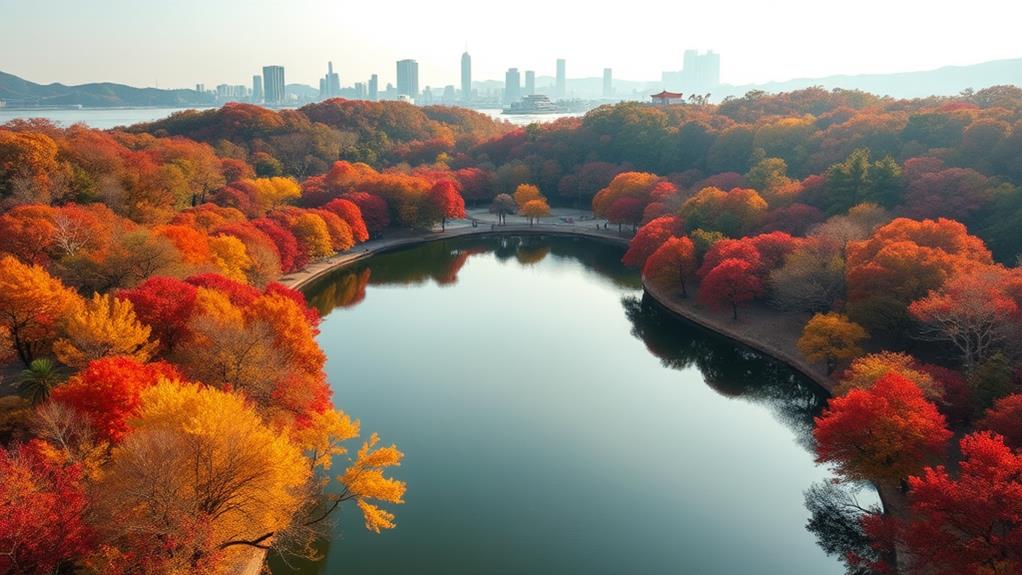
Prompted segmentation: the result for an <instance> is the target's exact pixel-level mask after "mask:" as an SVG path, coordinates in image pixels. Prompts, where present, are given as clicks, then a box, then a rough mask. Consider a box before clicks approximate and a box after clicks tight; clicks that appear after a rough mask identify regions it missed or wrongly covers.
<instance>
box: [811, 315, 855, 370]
mask: <svg viewBox="0 0 1022 575" xmlns="http://www.w3.org/2000/svg"><path fill="white" fill-rule="evenodd" d="M867 337H868V334H867V333H866V330H865V329H863V328H862V326H860V325H859V324H857V323H854V322H852V321H850V320H849V319H848V317H847V316H845V315H843V314H839V313H833V312H831V313H818V314H816V315H814V316H813V317H812V319H810V320H809V322H808V323H806V326H805V329H803V330H802V337H800V338H799V340H798V350H799V351H801V352H802V355H804V356H806V358H807V359H808V360H809V361H825V362H827V375H830V374H831V373H833V372H834V368H835V367H836V366H837V362H838V361H841V360H845V359H851V358H853V357H856V356H858V355H862V348H861V347H860V346H859V344H861V343H862V341H863V340H865V339H866V338H867Z"/></svg>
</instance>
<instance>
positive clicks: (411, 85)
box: [397, 60, 419, 100]
mask: <svg viewBox="0 0 1022 575" xmlns="http://www.w3.org/2000/svg"><path fill="white" fill-rule="evenodd" d="M397 95H398V96H408V97H409V98H412V99H413V100H414V99H415V98H418V97H419V63H418V62H416V61H415V60H398V61H397Z"/></svg>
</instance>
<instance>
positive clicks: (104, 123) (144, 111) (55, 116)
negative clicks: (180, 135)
mask: <svg viewBox="0 0 1022 575" xmlns="http://www.w3.org/2000/svg"><path fill="white" fill-rule="evenodd" d="M182 110H183V108H82V109H65V110H57V109H54V110H5V109H3V108H0V125H3V124H5V123H7V122H9V121H11V120H17V119H27V118H45V119H47V120H50V121H52V122H54V123H56V124H58V125H60V126H63V127H67V126H70V125H72V124H77V123H83V124H85V125H87V126H89V127H91V128H98V129H100V130H109V129H111V128H117V127H123V126H130V125H132V124H138V123H140V122H153V121H155V120H162V119H163V118H166V117H167V116H170V115H171V114H173V113H174V112H180V111H182ZM479 111H480V112H482V113H484V114H486V115H488V116H490V117H492V118H495V119H497V120H506V121H508V122H510V123H512V124H514V125H516V126H526V125H528V124H532V123H543V122H552V121H554V120H557V119H560V118H569V117H573V116H580V115H581V114H580V113H564V114H520V115H504V114H501V111H500V110H496V109H494V110H479Z"/></svg>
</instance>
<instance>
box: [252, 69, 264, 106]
mask: <svg viewBox="0 0 1022 575" xmlns="http://www.w3.org/2000/svg"><path fill="white" fill-rule="evenodd" d="M262 101H263V77H262V76H260V75H258V74H256V75H255V76H252V103H253V104H258V103H260V102H262Z"/></svg>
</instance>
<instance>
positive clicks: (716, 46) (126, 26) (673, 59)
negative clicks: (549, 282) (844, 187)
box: [0, 0, 1020, 88]
mask: <svg viewBox="0 0 1022 575" xmlns="http://www.w3.org/2000/svg"><path fill="white" fill-rule="evenodd" d="M1003 6H1004V4H1003V3H1001V2H995V1H993V0H979V1H977V2H973V3H970V9H969V10H968V11H963V10H960V9H958V7H959V5H958V3H954V4H953V3H951V2H936V3H930V4H928V5H927V7H926V8H925V9H920V8H919V7H918V6H917V5H915V4H913V3H891V2H881V1H879V0H865V1H862V2H857V3H855V5H854V7H849V6H841V7H831V6H826V7H821V6H820V3H818V2H809V1H802V0H786V1H783V2H774V3H761V2H753V1H742V2H736V3H733V4H731V5H729V6H728V9H727V10H726V13H725V12H722V11H721V10H720V7H719V6H717V5H714V4H682V3H673V2H663V3H654V4H645V5H643V6H642V7H641V9H638V10H631V11H624V10H618V9H606V8H603V7H600V6H597V5H592V6H589V7H583V8H579V6H578V5H576V4H573V3H572V4H568V3H564V4H560V3H551V2H539V1H538V0H520V1H518V2H515V3H514V6H513V7H509V6H502V7H500V9H499V10H498V9H495V8H496V7H495V6H481V5H479V4H477V3H473V2H468V1H466V0H454V1H443V2H430V3H425V2H405V1H400V2H386V3H365V4H358V5H352V4H349V3H344V4H341V3H335V2H329V1H326V0H299V1H297V2H290V3H288V4H287V5H286V9H285V6H284V5H282V4H280V3H271V2H265V1H256V2H242V1H240V0H231V1H227V2H219V3H215V4H212V3H206V2H199V1H198V0H184V1H181V2H175V3H166V4H153V3H136V2H130V1H127V0H99V1H96V2H87V3H84V2H75V1H72V0H58V1H56V2H50V3H45V4H42V3H28V2H19V1H16V0H0V10H2V11H3V13H4V14H5V17H6V18H8V19H11V20H9V21H14V20H16V21H17V22H19V25H18V26H14V27H9V29H8V30H5V33H4V34H3V35H2V36H0V70H4V71H7V72H10V73H13V74H16V75H19V76H22V77H25V78H28V79H31V80H33V81H35V82H40V83H49V82H63V83H67V84H75V83H85V82H98V81H110V82H119V83H125V84H129V85H135V86H155V85H157V84H158V85H159V87H161V88H189V87H194V85H195V84H196V83H206V84H210V85H215V84H218V83H220V82H227V83H231V84H244V83H248V82H249V81H250V79H251V76H252V74H255V73H258V71H259V70H260V69H261V67H262V66H264V65H267V64H279V65H283V66H285V68H286V69H287V73H288V77H287V80H288V82H289V83H291V82H295V83H303V84H309V85H312V86H315V85H316V82H317V79H318V78H319V77H321V76H322V75H323V72H324V68H325V62H326V61H328V60H332V61H333V62H334V66H335V69H336V71H338V72H339V74H340V76H341V82H342V84H345V85H348V84H351V83H352V82H354V81H356V79H357V80H359V81H364V80H365V79H367V78H369V76H370V75H371V74H374V73H375V74H379V76H380V81H381V83H388V82H394V81H395V71H394V62H395V61H396V60H400V59H403V58H413V59H416V60H418V62H419V64H420V82H421V84H422V85H423V86H427V85H429V86H434V87H437V86H444V85H448V84H454V85H456V84H457V83H458V74H459V70H458V57H459V56H460V54H461V53H462V52H463V51H464V50H465V49H466V48H467V49H468V50H469V51H470V52H471V53H472V55H473V65H474V78H475V79H477V80H486V79H493V80H501V79H503V77H504V72H505V70H506V69H507V68H509V67H512V66H514V67H518V68H520V69H523V70H525V69H529V70H535V71H536V73H537V75H539V76H552V75H553V74H554V61H555V59H556V58H565V59H567V60H568V63H569V70H568V76H569V77H576V78H578V77H597V76H599V75H600V74H601V73H602V70H603V68H607V67H609V68H613V69H614V76H615V78H620V79H626V80H657V79H659V78H660V74H661V72H662V71H664V70H675V69H678V68H679V67H680V63H681V59H682V53H683V51H684V50H685V49H687V48H699V49H703V50H705V49H713V50H715V51H717V52H718V53H720V54H722V55H723V57H724V61H725V63H724V65H722V68H721V82H723V83H727V84H749V83H759V82H766V81H772V80H785V79H790V78H798V77H816V76H824V75H830V74H862V73H886V72H904V71H912V70H924V69H931V68H937V67H940V66H944V65H956V64H957V65H962V64H972V63H977V62H982V61H988V60H996V59H1001V58H1013V57H1018V56H1019V52H1020V51H1019V46H1018V43H1017V40H1016V34H1015V31H1014V27H1015V26H1016V24H1015V22H1014V20H1013V19H1011V18H989V15H990V14H995V13H998V12H1001V11H1003ZM512 8H513V9H512ZM55 14H60V17H59V18H55V17H54V15H55ZM498 17H499V21H498ZM41 31H45V32H41ZM299 31H300V32H299ZM41 35H45V37H46V42H47V45H48V46H49V49H48V50H45V51H37V50H26V49H24V48H25V47H26V46H31V45H33V44H35V43H38V42H39V40H40V38H41ZM864 40H865V41H864ZM853 45H854V49H851V48H850V46H853Z"/></svg>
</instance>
